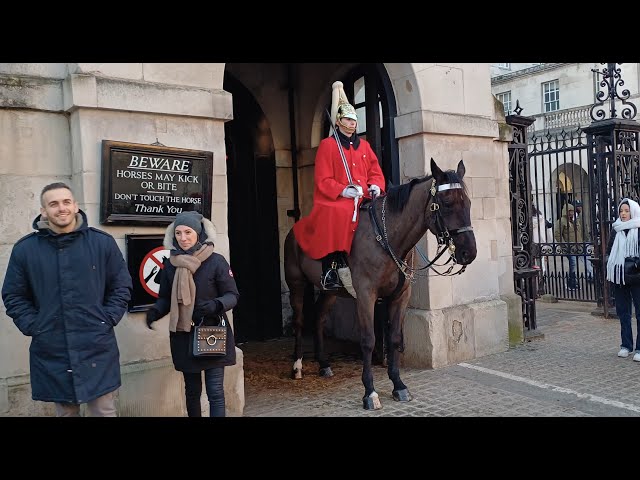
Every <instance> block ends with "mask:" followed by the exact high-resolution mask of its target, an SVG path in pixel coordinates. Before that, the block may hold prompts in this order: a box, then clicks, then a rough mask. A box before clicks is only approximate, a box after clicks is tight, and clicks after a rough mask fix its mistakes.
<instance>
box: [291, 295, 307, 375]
mask: <svg viewBox="0 0 640 480" xmlns="http://www.w3.org/2000/svg"><path fill="white" fill-rule="evenodd" d="M289 302H290V303H291V308H292V309H293V332H294V335H295V346H294V351H293V358H294V363H293V369H292V371H291V378H293V379H294V380H300V379H301V378H302V327H303V322H304V315H303V307H304V283H300V284H296V285H295V286H293V287H292V288H291V290H290V292H289Z"/></svg>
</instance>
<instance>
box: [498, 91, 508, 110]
mask: <svg viewBox="0 0 640 480" xmlns="http://www.w3.org/2000/svg"><path fill="white" fill-rule="evenodd" d="M496 98H497V99H498V100H500V101H501V102H502V105H503V106H504V114H505V115H511V90H509V91H508V92H502V93H499V94H497V95H496Z"/></svg>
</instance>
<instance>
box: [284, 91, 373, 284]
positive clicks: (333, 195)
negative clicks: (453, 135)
mask: <svg viewBox="0 0 640 480" xmlns="http://www.w3.org/2000/svg"><path fill="white" fill-rule="evenodd" d="M332 89H333V90H332V94H331V114H330V120H331V122H332V123H333V124H332V125H331V129H330V130H331V131H330V135H329V137H327V138H325V139H323V140H322V141H321V142H320V145H319V146H318V151H317V153H316V159H315V172H314V180H315V188H314V192H313V209H312V210H311V213H310V214H309V216H307V217H305V218H302V219H301V220H300V221H298V222H297V223H296V224H295V225H294V226H293V234H294V235H295V237H296V240H297V242H298V244H299V245H300V248H301V249H302V251H303V252H304V253H305V254H306V255H307V256H308V257H310V258H312V259H316V260H318V259H321V260H322V277H321V280H320V284H321V286H322V289H323V290H337V289H340V288H341V287H343V286H344V287H347V288H350V287H351V285H350V284H348V282H349V280H348V279H349V278H350V275H349V269H348V264H347V258H346V255H349V253H350V251H351V243H352V241H353V236H354V233H355V231H356V228H357V226H358V221H359V207H360V204H361V203H362V201H363V199H364V198H374V197H376V196H378V195H380V194H381V193H382V192H384V189H385V179H384V175H383V173H382V169H381V168H380V163H379V162H378V157H377V156H376V154H375V153H374V151H373V149H372V148H371V145H370V144H369V142H367V141H366V140H364V139H362V138H360V137H359V136H358V133H357V125H358V116H357V115H356V110H355V108H354V107H353V105H351V104H350V103H349V101H348V99H347V96H346V94H345V92H344V88H343V84H342V82H339V81H338V82H334V83H333V85H332Z"/></svg>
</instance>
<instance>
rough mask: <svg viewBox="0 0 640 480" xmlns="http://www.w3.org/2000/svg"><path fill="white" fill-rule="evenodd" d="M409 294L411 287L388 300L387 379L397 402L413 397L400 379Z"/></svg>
mask: <svg viewBox="0 0 640 480" xmlns="http://www.w3.org/2000/svg"><path fill="white" fill-rule="evenodd" d="M410 295H411V287H409V288H407V289H406V290H405V291H404V292H403V293H402V295H400V296H399V297H398V298H396V299H395V300H393V301H391V302H389V320H390V323H391V325H390V327H389V329H388V335H389V336H388V338H387V345H388V352H387V362H388V363H387V373H388V375H389V379H390V380H391V381H392V382H393V392H392V396H393V399H394V400H397V401H399V402H409V401H411V400H412V399H413V396H412V395H411V394H410V393H409V389H407V386H406V385H405V384H404V383H403V382H402V380H400V352H401V351H403V349H404V345H403V338H402V335H403V328H402V327H403V325H404V315H405V313H406V311H407V305H408V304H409V297H410Z"/></svg>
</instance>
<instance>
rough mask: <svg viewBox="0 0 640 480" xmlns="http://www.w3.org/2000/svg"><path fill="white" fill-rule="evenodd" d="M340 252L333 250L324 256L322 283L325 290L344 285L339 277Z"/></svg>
mask: <svg viewBox="0 0 640 480" xmlns="http://www.w3.org/2000/svg"><path fill="white" fill-rule="evenodd" d="M338 255H339V253H338V252H333V253H330V254H329V255H327V256H326V257H323V258H322V277H321V279H320V284H321V285H322V288H324V289H325V290H336V289H338V288H340V287H342V283H340V277H338V266H339V265H338V261H339V259H338Z"/></svg>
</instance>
